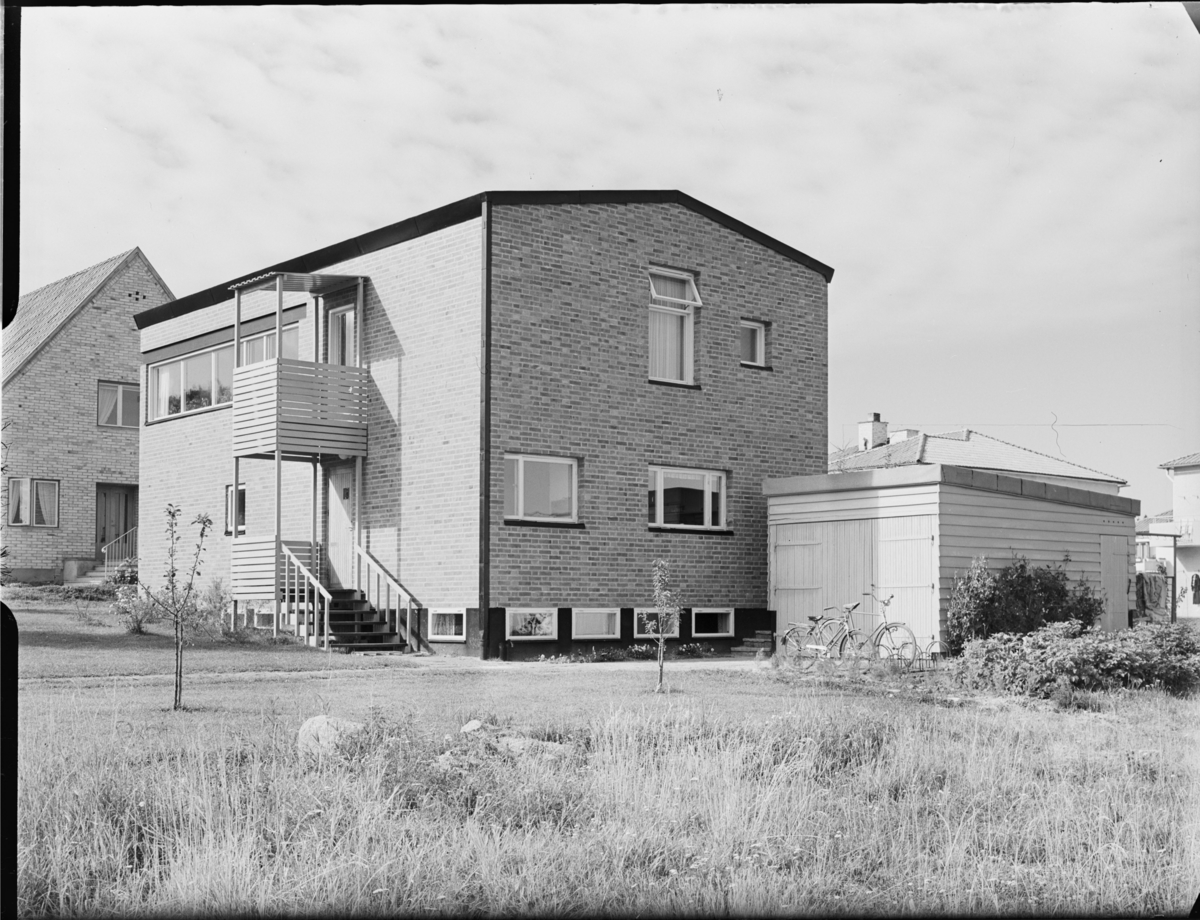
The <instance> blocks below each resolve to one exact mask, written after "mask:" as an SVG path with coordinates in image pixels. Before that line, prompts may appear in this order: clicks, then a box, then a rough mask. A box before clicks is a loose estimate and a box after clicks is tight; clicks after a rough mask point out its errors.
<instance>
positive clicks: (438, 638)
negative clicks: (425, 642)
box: [429, 607, 467, 642]
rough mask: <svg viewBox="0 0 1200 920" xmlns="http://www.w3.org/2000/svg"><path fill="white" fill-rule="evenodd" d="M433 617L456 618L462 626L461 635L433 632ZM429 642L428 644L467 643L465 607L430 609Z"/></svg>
mask: <svg viewBox="0 0 1200 920" xmlns="http://www.w3.org/2000/svg"><path fill="white" fill-rule="evenodd" d="M435 616H457V617H459V622H460V623H461V624H462V634H461V635H458V636H456V635H454V634H453V633H451V634H448V635H447V634H445V633H438V632H434V629H433V624H434V622H436V621H435V620H434V617H435ZM429 641H430V642H466V641H467V608H466V607H430V608H429Z"/></svg>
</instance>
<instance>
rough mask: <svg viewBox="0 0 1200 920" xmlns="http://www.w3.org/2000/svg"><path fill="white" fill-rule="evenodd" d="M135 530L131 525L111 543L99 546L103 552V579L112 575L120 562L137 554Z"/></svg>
mask: <svg viewBox="0 0 1200 920" xmlns="http://www.w3.org/2000/svg"><path fill="white" fill-rule="evenodd" d="M137 530H138V529H137V528H136V527H131V528H129V530H127V531H125V533H123V534H121V536H119V537H117V539H115V540H113V541H112V542H111V543H105V544H104V546H102V547H100V551H101V552H102V553H104V580H105V581H107V580H108V579H109V578H111V577H112V574H113V572H115V571H116V570H117V566H119V565H120V564H121V563H122V562H124V561H125V560H126V559H131V558H134V557H136V556H137Z"/></svg>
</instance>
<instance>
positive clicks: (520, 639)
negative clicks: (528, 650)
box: [504, 636, 558, 642]
mask: <svg viewBox="0 0 1200 920" xmlns="http://www.w3.org/2000/svg"><path fill="white" fill-rule="evenodd" d="M504 641H506V642H557V641H558V636H507V637H505V640H504Z"/></svg>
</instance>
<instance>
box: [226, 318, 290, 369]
mask: <svg viewBox="0 0 1200 920" xmlns="http://www.w3.org/2000/svg"><path fill="white" fill-rule="evenodd" d="M293 330H295V331H296V333H297V343H296V351H297V354H299V350H300V348H299V345H300V343H299V341H298V340H299V332H300V324H299V323H288V324H287V325H286V326H284V327H283V334H284V335H287V334H288V333H290V332H292V331H293ZM274 335H275V330H274V329H268V330H267V331H266V332H257V333H255V334H254V335H244V336H242V337H241V339H240V341H241V347H242V350H243V351H242V353H243V354H245V348H246V346H247V345H248V344H250V343H251V342H256V341H258V340H259V339H266V338H268V337H273V336H274ZM266 353H267V348H266V345H265V344H264V345H263V354H264V355H265V354H266ZM278 356H279V349H278V348H276V349H275V354H274V355H272V356H271V357H269V358H263V359H262V361H255V362H252V363H254V364H262V363H263V361H274V360H275V358H277V357H278ZM234 366H235V367H249V366H250V362H246V361H242V362H241V363H240V364H235V365H234Z"/></svg>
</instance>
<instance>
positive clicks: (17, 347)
mask: <svg viewBox="0 0 1200 920" xmlns="http://www.w3.org/2000/svg"><path fill="white" fill-rule="evenodd" d="M138 255H141V256H142V258H143V259H145V258H146V257H145V256H144V255H142V251H141V250H140V249H139V248H138V247H136V246H135V247H134V248H133V249H129V250H126V251H125V252H122V253H120V254H119V255H115V256H113V257H112V258H109V259H105V260H104V261H103V262H97V263H96V264H95V265H93V266H91V267H90V268H85V269H83V270H82V271H77V272H75V273H74V274H73V275H67V277H65V278H60V279H59V280H58V281H53V282H51V283H50V284H47V285H45V286H44V287H40V288H38V289H37V290H35V291H30V292H29V293H28V294H26V295H25V296H24V297H22V298H21V299H20V300H19V301H17V313H16V315H15V316H14V317H13V318H12V322H10V323H9V324H8V325H7V326H6V327H5V329H4V352H3V353H4V382H5V383H8V382H9V381H10V380H11V379H12V378H13V376H14V375H15V374H16V373H17V372H18V371H20V370H21V368H23V367H24V366H25V365H26V364H28V363H29V361H30V360H31V359H32V358H33V357H34V355H36V354H37V353H38V352H39V351H41V350H42V348H44V347H45V346H46V345H47V344H49V342H50V340H51V339H53V338H54V336H55V335H57V334H58V332H59V331H60V330H62V329H63V328H64V327H65V326H66V325H67V323H68V322H70V321H71V319H72V318H73V317H74V316H75V315H76V314H77V313H78V312H79V311H80V310H82V309H83V308H84V307H85V306H86V305H87V304H88V303H89V302H90V301H91V300H92V298H93V297H95V296H96V295H97V294H98V293H99V292H100V289H101V288H103V287H104V285H105V284H107V283H108V282H109V280H110V279H111V278H112V277H113V276H114V275H116V273H117V272H119V271H120V270H121V269H122V268H124V267H125V266H126V265H127V264H129V262H130V261H131V260H132V259H133V258H134V257H135V256H138ZM146 265H147V266H149V267H150V270H151V271H152V272H153V271H154V268H153V266H150V263H149V261H148V260H147V261H146ZM157 274H158V273H157V272H155V277H156V278H157ZM158 281H159V283H160V284H162V279H161V278H159V279H158ZM162 287H163V290H164V291H167V294H168V296H169V295H170V290H169V289H168V288H167V286H166V285H165V284H163V285H162Z"/></svg>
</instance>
